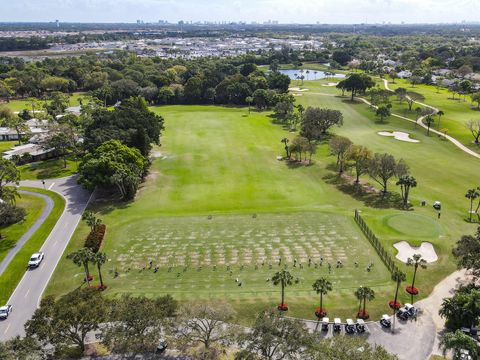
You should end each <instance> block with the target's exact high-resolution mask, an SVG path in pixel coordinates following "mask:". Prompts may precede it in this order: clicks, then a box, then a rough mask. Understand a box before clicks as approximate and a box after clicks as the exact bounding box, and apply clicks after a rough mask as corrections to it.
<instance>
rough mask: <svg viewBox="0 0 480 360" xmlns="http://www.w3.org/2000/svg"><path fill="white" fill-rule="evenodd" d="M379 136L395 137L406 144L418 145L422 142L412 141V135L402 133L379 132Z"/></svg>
mask: <svg viewBox="0 0 480 360" xmlns="http://www.w3.org/2000/svg"><path fill="white" fill-rule="evenodd" d="M378 135H381V136H393V137H394V138H395V140H400V141H406V142H411V143H418V142H420V141H418V140H415V139H410V134H408V133H404V132H401V131H393V132H390V131H380V132H378Z"/></svg>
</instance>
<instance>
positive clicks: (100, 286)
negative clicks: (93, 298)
mask: <svg viewBox="0 0 480 360" xmlns="http://www.w3.org/2000/svg"><path fill="white" fill-rule="evenodd" d="M90 288H92V289H96V290H100V291H103V290H106V289H107V285H105V284H104V285H92V286H90Z"/></svg>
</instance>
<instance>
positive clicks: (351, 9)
mask: <svg viewBox="0 0 480 360" xmlns="http://www.w3.org/2000/svg"><path fill="white" fill-rule="evenodd" d="M479 13H480V0H0V21H2V22H3V21H52V20H55V19H59V20H60V21H65V22H74V21H78V22H135V21H136V19H142V20H144V21H158V20H160V19H162V20H163V19H165V20H169V21H172V22H176V21H178V20H181V19H183V20H188V21H190V20H194V21H196V20H208V21H222V20H226V21H249V22H250V21H265V20H268V19H272V20H278V21H280V22H283V23H316V22H317V21H319V22H320V23H361V22H368V23H381V22H392V23H400V22H402V21H404V22H406V23H425V22H428V23H437V22H460V21H463V20H466V21H479V20H480V18H479V17H478V14H479Z"/></svg>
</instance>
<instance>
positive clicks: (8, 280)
mask: <svg viewBox="0 0 480 360" xmlns="http://www.w3.org/2000/svg"><path fill="white" fill-rule="evenodd" d="M21 189H24V190H28V191H32V192H38V193H41V194H45V195H48V196H50V197H51V198H52V199H53V201H54V208H53V210H52V212H51V213H50V215H49V216H48V218H47V219H46V220H45V221H44V222H43V224H42V225H41V226H40V227H39V228H38V229H37V231H35V233H34V234H33V235H32V237H31V238H30V239H29V240H28V241H27V242H26V243H25V244H24V245H23V247H22V249H21V250H20V251H19V252H18V253H17V255H15V257H14V258H13V259H12V261H11V262H10V264H9V266H8V267H7V269H6V270H5V271H4V272H3V274H2V275H1V276H0V289H2V291H1V292H0V304H4V303H6V301H7V300H8V298H9V297H10V295H11V294H12V292H13V290H14V289H15V287H16V286H17V284H18V283H19V281H20V280H21V278H22V276H23V274H24V272H25V268H26V264H27V262H28V259H29V258H30V256H31V255H32V253H34V252H36V251H38V249H39V248H40V247H41V246H42V244H43V243H44V242H45V240H46V239H47V237H48V235H49V234H50V232H51V231H52V229H53V227H54V226H55V224H56V223H57V220H58V218H59V217H60V215H61V214H62V213H63V210H64V208H65V199H64V198H63V197H62V196H60V195H58V194H57V193H54V192H52V191H48V190H42V189H37V188H27V187H25V188H21Z"/></svg>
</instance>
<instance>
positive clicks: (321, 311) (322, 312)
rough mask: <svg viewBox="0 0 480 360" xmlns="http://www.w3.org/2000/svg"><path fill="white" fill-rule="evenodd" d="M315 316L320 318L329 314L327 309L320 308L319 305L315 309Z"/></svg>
mask: <svg viewBox="0 0 480 360" xmlns="http://www.w3.org/2000/svg"><path fill="white" fill-rule="evenodd" d="M315 316H316V317H317V318H319V319H321V318H323V317H325V316H327V311H326V310H325V309H320V308H319V307H318V308H316V309H315Z"/></svg>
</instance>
